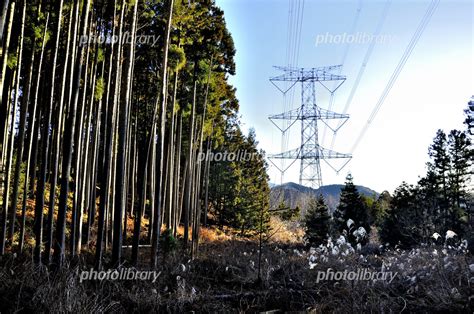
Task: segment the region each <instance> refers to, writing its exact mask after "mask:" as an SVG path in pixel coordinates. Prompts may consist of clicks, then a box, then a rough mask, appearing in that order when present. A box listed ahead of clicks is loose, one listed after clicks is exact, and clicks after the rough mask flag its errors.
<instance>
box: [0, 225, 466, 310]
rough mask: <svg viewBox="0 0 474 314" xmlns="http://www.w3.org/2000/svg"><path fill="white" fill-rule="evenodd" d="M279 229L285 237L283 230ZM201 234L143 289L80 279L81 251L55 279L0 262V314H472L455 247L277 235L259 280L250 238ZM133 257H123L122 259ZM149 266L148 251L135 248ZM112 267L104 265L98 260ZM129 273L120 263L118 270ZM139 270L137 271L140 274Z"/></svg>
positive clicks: (86, 257) (86, 261)
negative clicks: (190, 251) (355, 244)
mask: <svg viewBox="0 0 474 314" xmlns="http://www.w3.org/2000/svg"><path fill="white" fill-rule="evenodd" d="M283 229H284V228H283ZM216 230H217V229H215V228H209V229H205V230H204V232H203V235H202V244H201V245H200V249H199V254H198V255H197V256H196V257H195V258H194V259H191V258H190V257H189V256H186V255H184V254H182V251H181V250H180V249H179V248H178V249H176V250H174V251H172V252H170V253H168V254H166V256H162V258H161V259H160V266H159V269H158V271H159V276H158V279H157V280H156V281H155V282H153V280H152V279H148V280H126V279H124V280H107V279H104V280H99V279H96V280H81V272H83V271H88V270H90V269H91V267H92V266H91V265H93V260H94V256H93V252H87V251H86V252H84V253H83V254H82V255H81V257H80V258H78V259H76V260H74V261H73V262H70V263H69V264H68V265H66V267H64V268H63V269H62V270H60V271H59V272H52V271H50V270H48V269H47V268H46V267H44V266H36V265H34V263H33V262H32V260H31V256H30V255H28V254H23V255H21V256H20V255H19V256H17V255H16V254H12V253H9V254H7V255H5V256H4V257H3V258H1V259H0V312H1V313H7V312H31V311H35V312H81V313H86V312H87V313H89V312H150V311H151V312H158V311H159V312H173V313H183V312H191V311H194V312H216V311H218V312H231V313H232V312H258V311H275V312H286V311H304V312H312V313H320V312H340V313H350V312H356V313H357V312H387V313H392V312H402V311H404V312H446V313H447V312H458V313H472V311H473V309H474V295H473V291H474V289H473V286H474V258H473V256H472V255H470V254H468V253H467V252H466V250H465V248H463V247H462V246H460V247H449V248H448V247H439V246H423V247H419V248H417V249H411V250H401V249H383V248H379V246H377V245H371V244H369V245H367V246H366V247H363V248H362V250H360V251H359V250H349V249H348V245H347V244H346V243H344V241H342V242H340V241H337V242H335V243H330V244H328V245H325V246H321V247H318V248H307V247H305V246H303V245H302V244H301V241H300V240H301V239H300V236H301V234H296V235H295V233H292V232H290V231H288V230H282V231H281V232H279V234H275V236H274V237H273V238H272V240H271V241H270V242H268V243H265V244H264V246H263V250H262V256H261V270H260V273H261V276H260V280H259V279H258V260H259V245H258V241H257V240H256V239H252V238H242V237H238V236H237V235H235V234H229V233H228V232H227V233H226V232H222V231H216ZM129 251H130V250H125V252H124V257H125V259H128V258H129V255H130V252H129ZM141 251H142V252H143V256H141V257H142V258H141V260H144V259H146V256H145V255H146V253H147V251H148V249H146V248H143V249H141ZM108 258H109V256H108V255H106V256H105V260H106V261H107V259H108ZM128 267H131V266H130V265H127V263H124V265H123V268H128ZM146 268H147V266H146V264H143V265H140V266H139V267H138V269H140V270H143V269H146ZM361 270H366V271H370V272H378V273H380V272H382V273H383V272H385V273H388V272H393V273H395V275H394V277H393V279H392V280H391V281H390V280H388V279H387V280H336V278H329V279H328V280H326V279H327V278H325V279H322V276H321V275H322V273H330V272H338V271H339V272H344V271H346V272H347V271H349V272H350V271H353V272H360V271H361Z"/></svg>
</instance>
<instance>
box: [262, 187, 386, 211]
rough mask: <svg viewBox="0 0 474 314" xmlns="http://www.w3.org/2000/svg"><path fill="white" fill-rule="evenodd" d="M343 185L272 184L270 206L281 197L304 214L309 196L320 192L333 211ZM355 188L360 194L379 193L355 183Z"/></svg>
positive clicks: (276, 203) (370, 194)
mask: <svg viewBox="0 0 474 314" xmlns="http://www.w3.org/2000/svg"><path fill="white" fill-rule="evenodd" d="M343 187H344V185H343V184H331V185H323V186H322V187H320V188H319V189H313V188H309V187H306V186H303V185H300V184H297V183H294V182H288V183H285V184H282V185H272V186H271V192H270V206H271V208H276V207H277V206H278V204H279V203H280V200H281V199H282V198H283V201H284V202H285V204H286V205H287V206H290V207H292V208H293V207H296V206H299V207H300V208H301V209H302V214H304V211H305V209H306V206H307V203H308V201H309V200H310V198H311V197H312V196H318V195H319V194H322V195H323V197H324V200H325V201H326V204H327V205H328V207H329V209H330V210H331V212H334V210H335V209H336V207H337V205H339V199H340V197H341V189H342V188H343ZM357 190H358V191H359V193H360V194H362V195H365V196H374V195H375V196H376V197H378V196H379V193H377V192H375V191H374V190H372V189H370V188H368V187H365V186H361V185H357Z"/></svg>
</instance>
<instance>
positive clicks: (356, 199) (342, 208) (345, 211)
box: [334, 174, 370, 242]
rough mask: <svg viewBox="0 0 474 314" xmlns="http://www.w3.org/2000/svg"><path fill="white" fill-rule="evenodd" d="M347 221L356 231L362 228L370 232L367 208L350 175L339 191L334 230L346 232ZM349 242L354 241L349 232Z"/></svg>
mask: <svg viewBox="0 0 474 314" xmlns="http://www.w3.org/2000/svg"><path fill="white" fill-rule="evenodd" d="M349 219H351V220H352V221H354V224H355V225H354V227H355V228H356V229H357V228H359V227H363V228H364V229H365V230H366V232H367V233H369V232H370V224H369V217H368V214H367V206H366V204H365V203H364V201H363V199H362V197H361V195H360V194H359V191H357V187H356V186H355V185H354V182H353V178H352V175H351V174H349V175H348V176H347V177H346V183H345V186H344V187H343V188H342V189H341V199H340V202H339V205H338V206H337V209H336V211H335V212H334V220H335V221H334V222H335V227H336V229H337V230H338V231H339V232H341V233H342V232H343V231H344V230H347V229H348V228H347V221H348V220H349ZM349 231H350V230H349ZM349 240H350V241H351V242H354V240H355V239H354V237H353V235H352V233H351V232H350V234H349Z"/></svg>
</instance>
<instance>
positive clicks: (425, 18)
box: [351, 0, 440, 153]
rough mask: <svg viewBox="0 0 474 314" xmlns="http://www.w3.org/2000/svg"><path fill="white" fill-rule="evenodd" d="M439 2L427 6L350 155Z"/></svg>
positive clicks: (434, 0) (380, 105)
mask: <svg viewBox="0 0 474 314" xmlns="http://www.w3.org/2000/svg"><path fill="white" fill-rule="evenodd" d="M439 1H440V0H433V1H432V2H431V4H430V5H429V7H428V9H427V10H426V13H425V15H424V16H423V19H422V21H421V22H420V24H419V25H418V28H417V29H416V31H415V33H414V34H413V37H412V39H411V41H410V43H409V44H408V46H407V47H406V49H405V52H404V53H403V55H402V58H401V59H400V61H399V63H398V65H397V67H396V68H395V70H394V71H393V73H392V76H391V77H390V80H389V81H388V83H387V85H386V86H385V89H384V90H383V92H382V94H381V95H380V98H379V100H378V101H377V103H376V105H375V108H374V110H373V111H372V113H371V114H370V116H369V119H368V120H367V123H366V124H365V126H364V127H363V128H362V131H361V132H360V134H359V136H358V137H357V139H356V141H355V143H354V145H353V146H352V149H351V153H353V152H354V151H355V149H356V148H357V146H358V145H359V143H360V141H361V140H362V138H363V137H364V135H365V133H366V132H367V129H368V128H369V126H370V124H371V123H372V121H373V120H374V119H375V117H376V116H377V113H378V112H379V110H380V108H381V107H382V105H383V103H384V101H385V99H386V98H387V95H388V94H389V92H390V90H391V89H392V87H393V85H394V84H395V82H396V80H397V78H398V75H399V74H400V72H401V71H402V69H403V67H404V66H405V64H406V62H407V60H408V58H409V57H410V55H411V53H412V52H413V49H414V48H415V46H416V44H417V43H418V41H419V39H420V37H421V35H422V34H423V31H424V30H425V28H426V26H427V25H428V23H429V21H430V19H431V17H432V16H433V14H434V12H435V11H436V8H437V7H438V4H439Z"/></svg>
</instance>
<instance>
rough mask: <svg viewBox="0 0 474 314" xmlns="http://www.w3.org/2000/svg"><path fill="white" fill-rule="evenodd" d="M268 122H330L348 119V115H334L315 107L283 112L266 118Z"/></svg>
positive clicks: (334, 113) (331, 112)
mask: <svg viewBox="0 0 474 314" xmlns="http://www.w3.org/2000/svg"><path fill="white" fill-rule="evenodd" d="M268 118H269V119H270V120H303V119H314V118H317V119H320V120H331V119H349V115H348V114H341V113H336V112H333V111H329V110H326V109H323V108H319V107H317V108H316V109H315V108H313V107H308V106H307V107H304V109H303V108H302V107H300V108H297V109H293V110H290V111H287V112H283V113H280V114H276V115H271V116H269V117H268Z"/></svg>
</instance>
